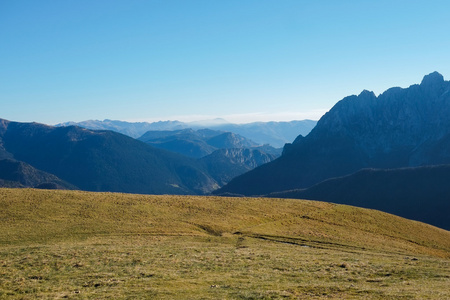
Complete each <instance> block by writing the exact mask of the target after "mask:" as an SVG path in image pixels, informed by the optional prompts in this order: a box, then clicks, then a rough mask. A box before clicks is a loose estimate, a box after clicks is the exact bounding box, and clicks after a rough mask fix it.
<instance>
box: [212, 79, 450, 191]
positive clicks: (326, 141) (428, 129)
mask: <svg viewBox="0 0 450 300" xmlns="http://www.w3.org/2000/svg"><path fill="white" fill-rule="evenodd" d="M449 116H450V82H449V81H444V79H443V77H442V75H441V74H439V73H437V72H434V73H431V74H429V75H427V76H425V77H424V79H423V80H422V83H421V84H420V85H412V86H410V87H409V88H406V89H402V88H391V89H389V90H387V91H386V92H384V93H383V94H381V95H380V96H378V97H376V96H375V95H374V94H373V93H372V92H368V91H363V92H362V93H361V94H360V95H358V96H349V97H346V98H344V99H343V100H341V101H339V102H338V103H337V104H336V105H335V106H334V107H333V108H332V109H331V110H330V111H329V112H328V113H326V114H325V115H324V116H323V117H322V118H321V119H320V120H319V122H318V123H317V125H316V127H315V128H314V129H313V130H312V131H311V133H310V134H308V135H307V136H306V137H298V138H297V139H296V140H295V141H294V143H292V144H291V145H286V146H285V148H284V152H283V155H282V156H281V157H280V158H278V159H276V160H274V161H273V162H271V163H269V164H266V165H263V166H261V167H259V168H256V169H254V170H252V171H250V172H248V173H246V174H244V175H242V176H239V177H237V178H235V179H234V180H232V181H231V182H230V183H229V184H228V185H226V186H225V187H223V188H222V189H220V190H218V191H217V192H216V193H235V194H243V195H263V194H268V193H272V192H277V191H284V190H290V189H299V188H307V187H309V186H312V185H314V184H316V183H319V182H321V181H323V180H326V179H328V178H333V177H339V176H343V175H348V174H351V173H354V172H356V171H358V170H360V169H363V168H402V167H415V166H426V165H437V164H450V117H449Z"/></svg>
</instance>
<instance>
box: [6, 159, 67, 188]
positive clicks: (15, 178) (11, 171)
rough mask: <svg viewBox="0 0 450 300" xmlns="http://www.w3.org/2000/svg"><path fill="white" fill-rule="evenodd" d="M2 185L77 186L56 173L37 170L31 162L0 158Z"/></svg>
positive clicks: (35, 186)
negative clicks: (60, 177)
mask: <svg viewBox="0 0 450 300" xmlns="http://www.w3.org/2000/svg"><path fill="white" fill-rule="evenodd" d="M0 187H21V188H23V187H31V188H46V189H75V188H76V187H75V186H73V185H71V184H69V183H67V182H65V181H63V180H61V179H59V178H58V177H56V176H55V175H52V174H49V173H46V172H43V171H40V170H37V169H36V168H33V167H32V166H30V165H29V164H26V163H24V162H20V161H15V160H12V159H1V160H0Z"/></svg>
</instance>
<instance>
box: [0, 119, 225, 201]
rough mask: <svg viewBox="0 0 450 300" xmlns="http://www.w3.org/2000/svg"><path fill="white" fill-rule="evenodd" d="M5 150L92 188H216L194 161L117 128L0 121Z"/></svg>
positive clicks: (162, 190) (173, 191)
mask: <svg viewBox="0 0 450 300" xmlns="http://www.w3.org/2000/svg"><path fill="white" fill-rule="evenodd" d="M0 144H2V145H3V147H4V149H5V151H6V153H9V154H10V155H11V156H13V157H14V158H15V159H17V160H20V161H24V162H26V163H28V164H30V165H32V166H33V167H35V168H38V169H40V170H43V171H45V172H48V173H51V174H54V175H56V176H58V177H59V178H61V179H63V180H65V181H67V182H70V183H71V184H74V185H76V186H78V187H79V188H81V189H83V190H90V191H116V192H128V193H146V194H148V193H153V194H166V193H170V194H202V193H206V192H209V191H211V190H212V189H214V188H217V187H218V185H217V183H216V182H215V181H214V180H213V179H212V178H211V177H210V176H209V175H208V174H207V171H206V170H205V169H204V167H203V165H202V164H200V163H199V162H197V161H196V160H194V159H190V158H188V157H185V156H181V155H179V154H176V153H171V152H168V151H165V150H161V149H157V148H154V147H151V146H149V145H147V144H145V143H143V142H140V141H137V140H135V139H133V138H130V137H128V136H125V135H122V134H119V133H116V132H113V131H92V130H88V129H84V128H80V127H75V126H69V127H51V126H46V125H42V124H36V123H17V122H9V121H6V120H1V122H0Z"/></svg>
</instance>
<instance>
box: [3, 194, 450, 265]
mask: <svg viewBox="0 0 450 300" xmlns="http://www.w3.org/2000/svg"><path fill="white" fill-rule="evenodd" d="M0 203H1V211H2V213H1V214H2V218H1V219H0V220H1V221H0V222H1V223H0V224H1V226H2V229H6V228H8V230H1V233H0V242H1V243H2V244H5V243H6V244H15V243H21V242H24V241H27V240H28V241H35V242H37V241H48V240H52V239H55V240H58V239H64V238H67V237H68V236H70V238H77V236H78V237H79V238H83V236H85V235H86V234H88V235H96V234H156V235H159V234H175V235H210V234H212V235H219V236H220V235H223V234H233V233H237V232H239V233H240V234H243V235H248V236H261V237H262V236H267V237H271V238H273V239H277V238H279V239H283V240H284V239H286V240H289V239H292V241H298V240H300V241H303V242H304V243H306V244H311V245H323V246H331V247H338V246H339V245H341V246H344V247H346V246H348V247H349V248H350V249H353V248H355V249H356V248H360V247H370V248H373V249H380V250H384V251H405V252H412V253H422V254H431V255H438V256H445V257H450V232H448V231H445V230H442V229H439V228H436V227H433V226H430V225H427V224H424V223H420V222H415V221H411V220H407V219H403V218H400V217H397V216H394V215H390V214H387V213H383V212H379V211H376V210H368V209H364V208H358V207H352V206H345V205H338V204H332V203H325V202H317V201H306V200H304V201H299V200H290V199H268V198H266V199H264V198H225V197H198V196H197V197H196V196H186V197H185V196H145V195H131V194H114V193H89V192H80V191H46V190H43V191H41V190H30V189H24V190H15V189H1V190H0ZM31 224H34V226H29V225H31ZM387 241H389V243H386V242H387ZM345 245H346V246H345Z"/></svg>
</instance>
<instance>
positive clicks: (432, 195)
mask: <svg viewBox="0 0 450 300" xmlns="http://www.w3.org/2000/svg"><path fill="white" fill-rule="evenodd" d="M269 196H270V197H275V198H296V199H310V200H320V201H327V202H333V203H340V204H348V205H355V206H360V207H365V208H373V209H378V210H381V211H385V212H388V213H392V214H395V215H398V216H402V217H405V218H408V219H413V220H417V221H421V222H425V223H428V224H432V225H434V226H438V227H441V228H444V229H446V230H450V218H449V212H450V201H449V199H450V165H442V166H432V167H417V168H403V169H392V170H376V169H365V170H361V171H358V172H356V173H354V174H351V175H348V176H344V177H339V178H333V179H329V180H326V181H323V182H321V183H318V184H316V185H314V186H312V187H310V188H307V189H302V190H291V191H285V192H278V193H273V194H270V195H269Z"/></svg>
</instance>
